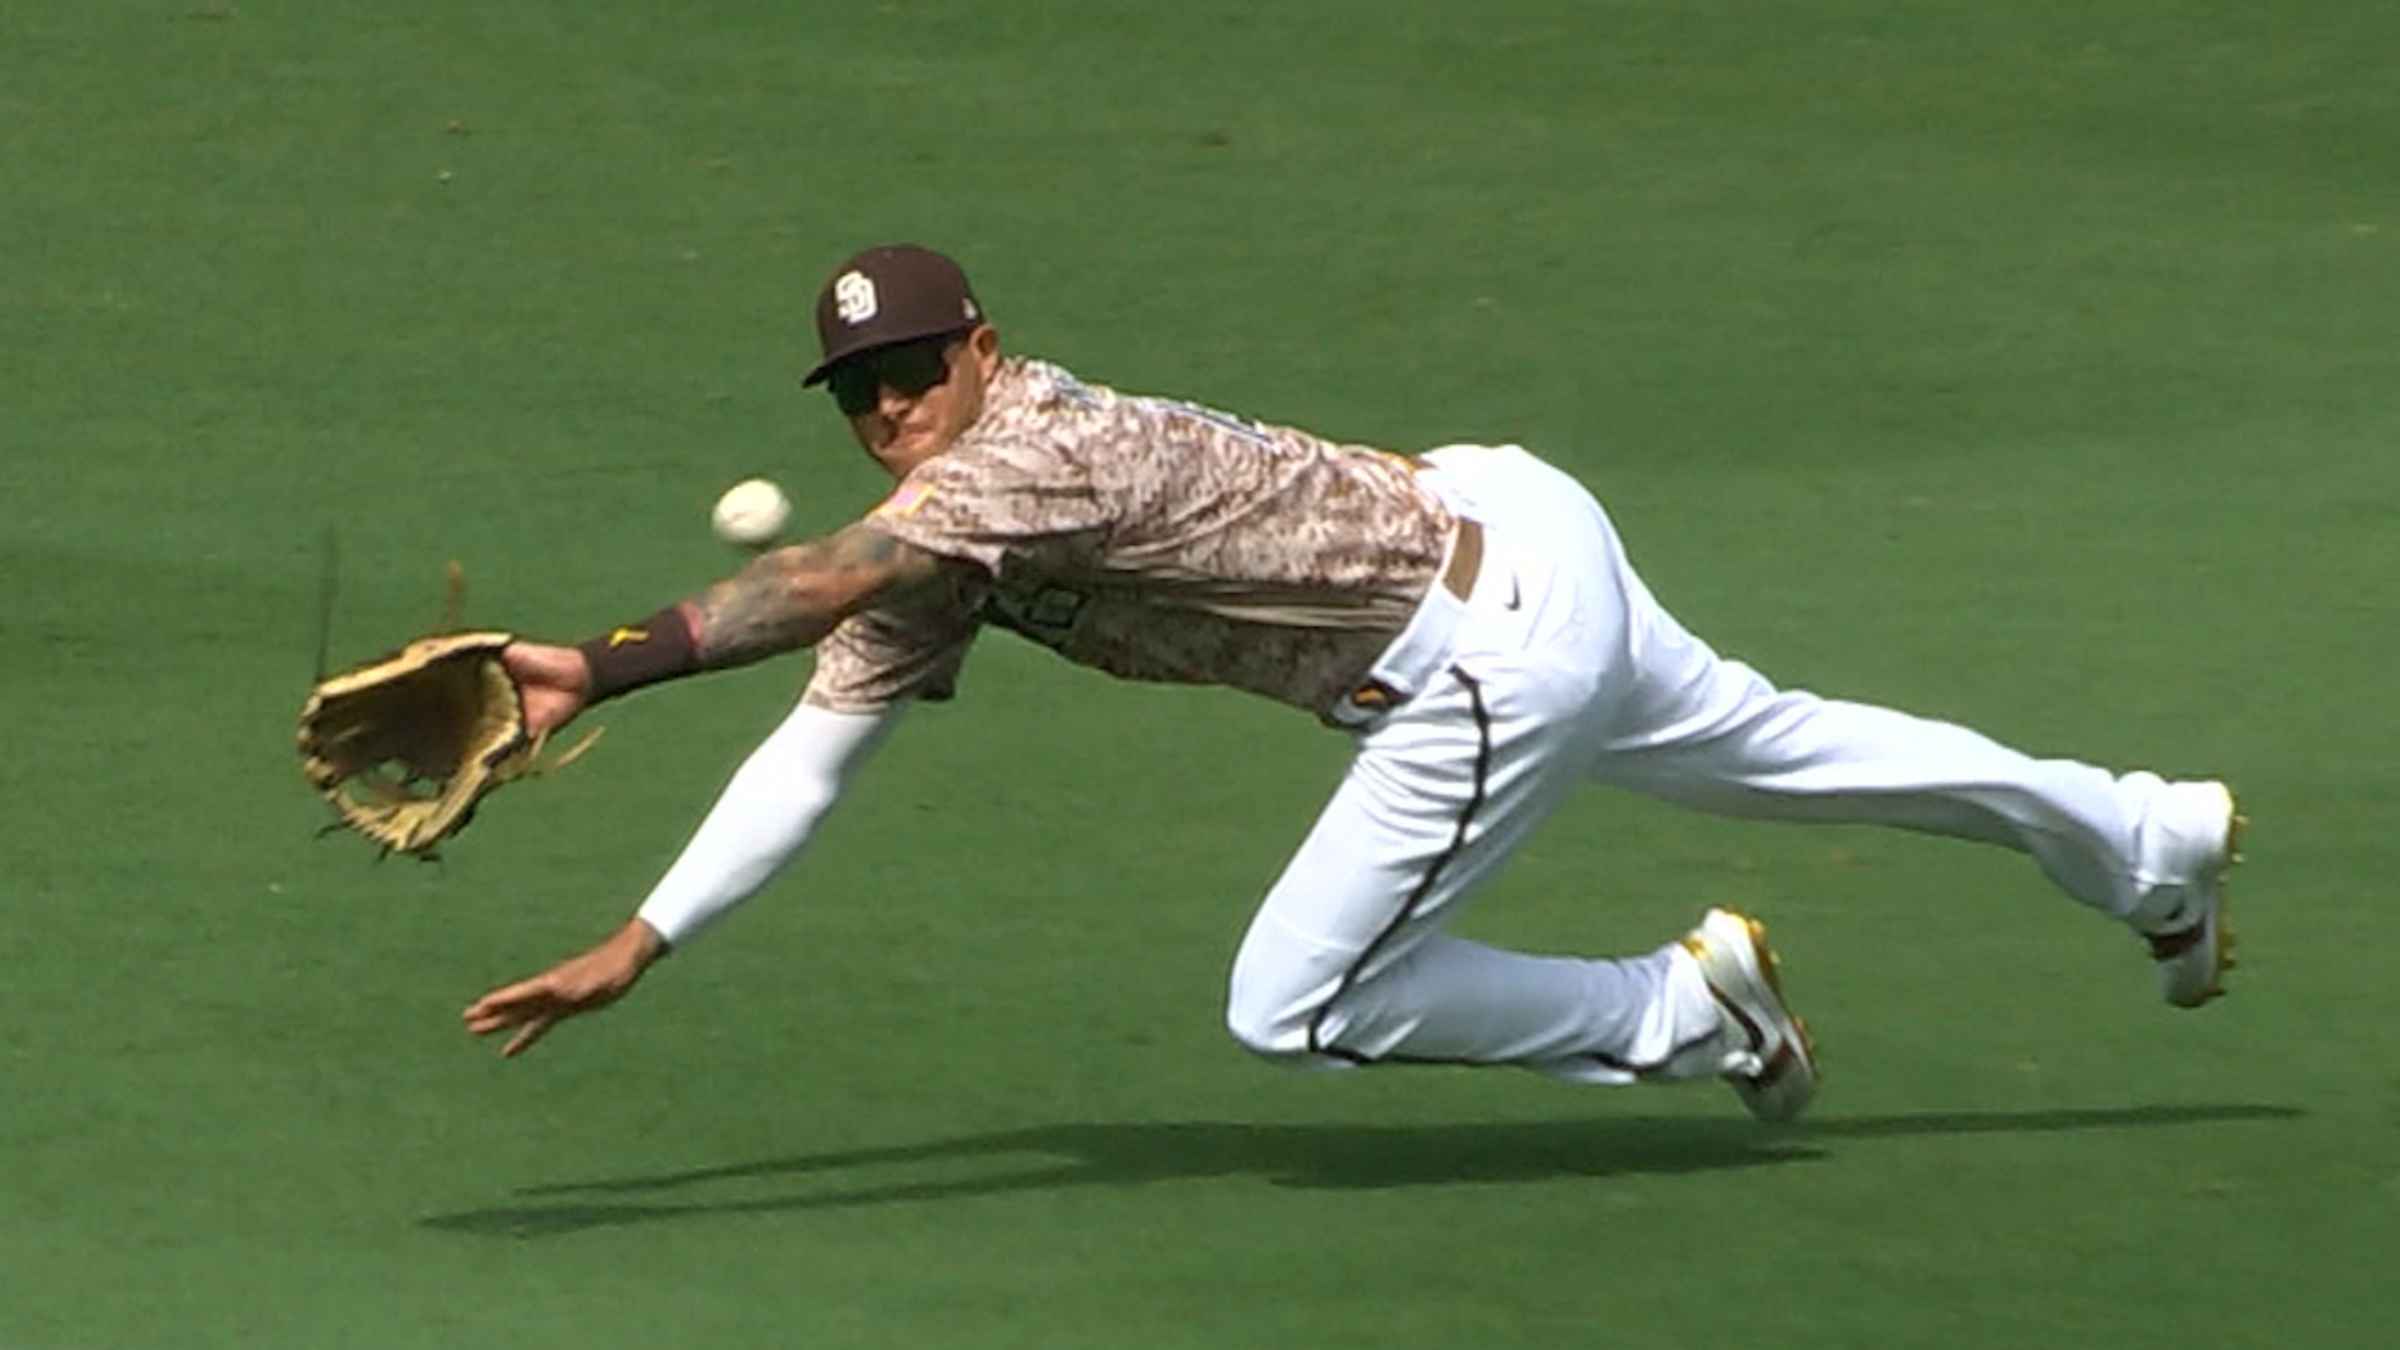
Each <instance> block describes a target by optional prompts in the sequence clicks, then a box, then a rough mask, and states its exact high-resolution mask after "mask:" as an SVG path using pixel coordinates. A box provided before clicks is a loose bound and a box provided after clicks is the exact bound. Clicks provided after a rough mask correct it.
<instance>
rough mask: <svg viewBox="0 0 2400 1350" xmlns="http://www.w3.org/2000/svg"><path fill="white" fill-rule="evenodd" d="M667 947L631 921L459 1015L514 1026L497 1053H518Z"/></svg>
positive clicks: (590, 1008)
mask: <svg viewBox="0 0 2400 1350" xmlns="http://www.w3.org/2000/svg"><path fill="white" fill-rule="evenodd" d="M509 650H511V651H514V650H515V648H513V647H512V648H510V649H509ZM666 949H667V945H666V942H665V941H664V940H663V939H661V938H660V937H659V935H658V934H657V932H655V931H654V930H653V929H652V928H651V927H650V925H648V924H646V923H643V922H642V921H641V920H640V919H632V920H629V921H627V923H626V925H625V926H624V927H623V928H620V929H618V930H617V931H616V932H615V933H614V934H611V935H610V936H609V938H608V940H607V941H605V942H602V943H601V944H600V945H599V946H597V947H594V948H592V949H591V950H590V951H588V952H585V953H583V954H582V955H580V956H571V957H568V958H567V959H566V960H564V961H561V962H559V963H558V964H557V965H555V966H552V967H551V968H550V969H548V970H545V971H543V972H542V973H541V974H539V975H536V976H534V977H533V978H532V979H529V980H519V981H517V982H516V983H515V984H511V985H506V986H503V987H502V988H499V989H495V990H493V991H492V992H490V993H488V994H485V995H484V996H483V997H482V998H479V999H477V1000H475V1001H474V1002H473V1003H472V1004H469V1005H468V1007H467V1010H466V1012H465V1013H463V1014H461V1016H462V1017H463V1018H464V1019H465V1021H466V1024H467V1030H468V1031H471V1032H473V1033H474V1034H476V1035H478V1036H489V1035H491V1034H492V1033H493V1032H495V1031H506V1030H508V1029H509V1028H511V1027H514V1028H516V1032H517V1034H516V1035H514V1036H512V1037H510V1038H509V1041H508V1044H507V1045H505V1046H502V1047H501V1049H500V1053H501V1055H502V1056H503V1057H510V1056H515V1055H519V1054H522V1053H524V1052H525V1051H526V1050H527V1049H528V1048H530V1047H531V1046H532V1045H533V1043H534V1042H535V1041H538V1040H540V1039H541V1038H542V1037H544V1036H546V1035H548V1034H549V1032H550V1028H552V1027H554V1026H556V1025H558V1024H559V1023H560V1022H562V1021H564V1020H566V1019H567V1018H570V1017H574V1016H576V1015H578V1014H580V1013H587V1012H597V1011H599V1010H600V1009H602V1008H605V1007H607V1006H608V1005H609V1004H611V1003H614V1002H616V1001H617V1000H618V999H620V998H623V997H624V996H625V993H626V991H628V990H630V989H632V988H633V985H634V982H635V981H636V980H639V979H640V978H642V972H643V971H645V970H647V969H649V968H650V965H651V963H652V962H655V961H656V960H658V958H659V957H660V956H662V955H664V954H665V953H666Z"/></svg>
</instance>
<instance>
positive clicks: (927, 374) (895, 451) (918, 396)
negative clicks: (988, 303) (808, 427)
mask: <svg viewBox="0 0 2400 1350" xmlns="http://www.w3.org/2000/svg"><path fill="white" fill-rule="evenodd" d="M999 369H1000V335H999V333H997V332H996V331H994V330H993V329H992V327H991V325H989V324H985V325H982V326H980V327H978V328H976V329H975V330H974V331H972V332H970V333H967V334H966V335H965V336H963V337H962V336H960V335H958V334H955V333H952V334H947V335H943V336H938V337H930V338H919V339H918V340H917V341H915V342H900V343H894V344H893V345H891V346H889V347H879V348H877V349H875V350H874V351H870V352H862V353H861V354H859V355H858V356H855V357H852V358H851V359H850V360H847V361H844V362H843V363H842V364H841V365H839V366H837V367H835V368H834V370H833V372H832V373H831V374H830V375H828V376H827V377H826V381H825V382H826V384H827V386H828V387H830V388H831V389H832V390H833V399H834V403H835V404H836V405H837V406H839V407H840V408H841V410H842V415H843V416H844V417H847V418H849V419H850V433H851V434H852V435H854V436H856V437H857V438H858V443H859V445H861V446H862V447H864V448H865V450H866V452H867V453H868V454H870V455H872V456H874V457H875V462H876V463H878V464H881V465H882V466H883V467H884V468H885V469H886V470H887V471H889V472H890V473H891V475H892V477H894V478H905V477H907V476H908V473H909V471H910V470H912V469H914V468H916V467H917V466H918V465H919V464H922V463H924V462H925V461H926V460H928V459H931V458H932V457H933V456H935V455H938V454H940V453H941V452H943V451H944V450H947V449H949V448H950V443H951V442H952V441H955V440H957V439H958V438H959V435H960V434H961V433H962V432H964V431H965V430H966V429H967V428H968V427H971V426H973V425H975V419H976V418H977V417H980V416H982V415H983V391H984V388H985V386H987V385H989V384H990V383H991V380H992V376H993V375H994V374H996V373H998V371H999Z"/></svg>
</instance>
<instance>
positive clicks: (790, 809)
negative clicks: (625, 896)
mask: <svg viewBox="0 0 2400 1350" xmlns="http://www.w3.org/2000/svg"><path fill="white" fill-rule="evenodd" d="M898 720H899V707H898V706H897V705H895V706H894V707H891V708H887V709H885V710H883V711H881V712H873V713H842V712H831V711H828V710H827V709H824V708H817V707H811V706H810V705H808V704H805V703H803V704H801V705H799V706H798V707H796V708H794V709H792V714H791V716H789V717H787V718H785V719H784V721H783V725H782V726H779V727H777V728H776V729H775V731H774V733H773V734H772V735H770V736H768V737H767V739H766V740H764V741H762V742H760V743H759V747H758V748H757V749H756V750H753V751H751V752H750V758H748V759H747V760H744V761H743V762H742V767H741V768H740V769H737V770H735V772H734V775H733V781H731V782H729V783H727V784H726V785H725V791H724V792H723V793H722V794H720V795H719V796H718V798H717V804H716V805H715V806H712V807H710V808H709V812H708V817H707V818H706V819H705V820H702V821H701V822H700V828H699V829H697V830H695V831H693V832H692V838H691V842H690V843H688V844H685V845H684V846H683V853H682V855H681V856H680V857H678V858H676V859H675V865H674V866H672V867H670V868H668V869H667V874H666V875H665V876H663V877H661V878H659V882H658V885H656V886H655V887H652V888H651V891H650V896H649V898H648V899H646V900H644V901H642V907H641V908H640V909H639V910H637V911H635V913H636V915H637V917H639V918H640V919H641V921H642V922H644V923H646V924H648V925H650V927H652V928H653V929H656V930H657V932H658V935H659V936H660V937H662V938H665V939H666V940H667V943H668V945H670V946H677V947H680V946H682V945H683V944H684V942H685V941H687V940H688V939H690V938H691V937H693V936H694V935H696V934H697V933H699V931H700V930H701V929H702V928H704V927H706V926H707V925H708V924H709V923H710V922H711V921H713V920H715V919H716V918H717V917H718V916H719V915H721V914H723V913H724V912H725V911H727V910H729V909H732V908H733V907H734V906H735V905H738V904H740V903H741V902H742V901H744V900H747V899H749V898H750V896H751V895H752V894H753V893H755V892H756V891H757V890H758V889H759V888H760V887H761V886H764V885H766V884H767V879H768V878H770V877H772V876H774V875H775V873H776V872H777V871H778V870H779V869H781V868H782V867H783V865H784V864H785V863H787V862H790V861H791V860H792V858H793V857H794V856H795V855H797V854H798V853H799V852H800V849H801V846H802V845H804V844H806V843H807V842H808V838H809V835H810V834H812V833H814V832H815V830H816V827H817V822H818V821H819V820H820V819H822V818H823V817H824V815H825V813H826V812H827V811H828V810H831V809H832V807H833V804H834V802H835V801H836V800H838V799H839V798H840V797H841V795H842V786H843V784H844V783H845V782H846V781H847V780H848V779H849V776H850V773H851V771H852V770H853V769H855V768H857V767H858V765H859V764H860V763H862V762H864V761H865V759H866V756H867V752H868V751H870V750H872V749H873V748H874V747H875V746H876V745H878V744H880V743H881V742H882V740H883V737H884V734H885V733H886V732H888V731H889V730H890V729H891V727H892V725H893V723H895V722H897V721H898Z"/></svg>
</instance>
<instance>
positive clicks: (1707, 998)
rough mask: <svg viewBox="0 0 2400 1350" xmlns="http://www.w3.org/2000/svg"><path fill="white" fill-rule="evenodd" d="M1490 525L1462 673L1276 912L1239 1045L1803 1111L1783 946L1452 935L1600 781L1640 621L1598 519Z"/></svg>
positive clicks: (1279, 1053) (1235, 985)
mask: <svg viewBox="0 0 2400 1350" xmlns="http://www.w3.org/2000/svg"><path fill="white" fill-rule="evenodd" d="M1535 495H1536V497H1537V498H1538V499H1540V500H1542V501H1544V502H1546V501H1547V494H1535ZM1486 505H1488V506H1490V507H1492V508H1493V510H1491V511H1490V512H1489V513H1487V514H1486V515H1484V516H1483V517H1481V518H1483V519H1487V520H1492V521H1495V522H1496V523H1495V525H1494V532H1493V534H1492V535H1491V536H1490V538H1489V540H1488V542H1487V544H1486V552H1485V555H1484V567H1483V573H1482V579H1481V581H1480V582H1479V584H1478V585H1477V587H1476V590H1475V594H1474V596H1473V597H1472V599H1471V600H1470V602H1469V603H1468V604H1467V606H1466V612H1465V616H1464V618H1463V619H1462V621H1461V623H1460V626H1459V629H1458V631H1457V634H1456V642H1455V646H1454V648H1453V649H1452V655H1451V658H1450V664H1449V665H1448V667H1447V668H1446V669H1444V670H1442V671H1441V672H1440V674H1439V675H1438V677H1437V678H1435V679H1433V680H1432V681H1431V682H1430V683H1428V684H1427V685H1425V686H1424V687H1422V688H1421V689H1419V690H1418V691H1417V693H1416V696H1415V697H1414V698H1412V699H1408V700H1407V701H1405V702H1404V703H1403V704H1402V705H1401V706H1400V707H1398V708H1397V709H1395V710H1393V711H1391V712H1389V713H1388V714H1386V715H1385V716H1383V717H1382V718H1381V719H1380V720H1379V721H1378V723H1377V724H1376V725H1374V726H1373V727H1372V729H1370V730H1368V731H1367V732H1366V733H1365V734H1364V735H1363V737H1362V739H1361V742H1360V747H1359V753H1358V756H1357V758H1356V759H1355V760H1354V761H1353V763H1352V765H1351V769H1350V772H1349V774H1348V775H1347V776H1346V777H1345V778H1344V780H1343V782H1342V784H1341V786H1340V788H1339V789H1338V790H1337V791H1336V792H1335V794H1334V796H1333V799H1332V800H1331V801H1330V802H1329V803H1328V804H1327V805H1326V808H1325V810H1324V813H1323V814H1322V816H1321V817H1320V818H1319V820H1318V821H1317V824H1316V827H1315V828H1314V829H1313V830H1312V831H1311V832H1310V834H1309V836H1308V838H1307V839H1306V840H1305V841H1304V842H1303V843H1302V845H1301V847H1300V850H1299V852H1298V853H1297V854H1296V855H1295V856H1294V857H1293V859H1292V861H1291V863H1290V864H1289V865H1288V866H1287V867H1286V868H1285V870H1284V872H1283V875H1282V876H1281V877H1280V878H1279V879H1278V880H1277V881H1276V883H1275V886H1274V888H1273V889H1272V890H1271V891H1270V892H1269V894H1268V896H1267V898H1266V900H1265V902H1264V903H1263V904H1262V905H1261V907H1260V909H1259V912H1258V914H1257V917H1256V918H1255V919H1254V920H1253V922H1252V924H1251V927H1250V931H1249V933H1248V935H1247V936H1246V937H1245V938H1244V940H1243V943H1242V947H1241V951H1240V954H1239V955H1238V956H1237V957H1236V959H1235V963H1234V971H1233V980H1232V996H1231V1002H1230V1006H1229V1008H1228V1022H1229V1023H1230V1025H1231V1027H1232V1029H1233V1032H1234V1035H1235V1036H1236V1037H1237V1038H1238V1039H1239V1040H1241V1041H1242V1043H1243V1044H1245V1045H1247V1046H1249V1047H1251V1048H1252V1049H1254V1050H1257V1051H1259V1052H1260V1053H1262V1054H1267V1055H1271V1056H1275V1057H1278V1058H1284V1059H1288V1060H1294V1061H1300V1062H1315V1063H1323V1064H1342V1063H1387V1062H1394V1061H1416V1062H1444V1063H1466V1064H1517V1065H1523V1066H1526V1067H1531V1068H1536V1069H1540V1070H1543V1071H1546V1072H1550V1073H1553V1074H1558V1075H1561V1076H1565V1077H1570V1078H1579V1079H1586V1080H1592V1081H1602V1082H1629V1081H1633V1080H1634V1079H1635V1078H1637V1077H1688V1076H1695V1075H1699V1074H1709V1073H1720V1072H1727V1071H1729V1070H1730V1071H1732V1072H1734V1073H1737V1074H1743V1075H1746V1076H1747V1078H1746V1081H1745V1083H1744V1086H1746V1087H1748V1088H1750V1089H1751V1090H1750V1091H1746V1092H1745V1097H1746V1098H1748V1099H1749V1100H1750V1101H1751V1103H1752V1109H1753V1110H1757V1111H1760V1113H1761V1114H1773V1115H1785V1114H1789V1113H1791V1112H1795V1111H1797V1110H1798V1109H1799V1106H1800V1105H1802V1104H1804V1103H1805V1101H1806V1096H1807V1093H1806V1090H1807V1087H1808V1085H1809V1083H1810V1082H1811V1081H1813V1071H1811V1070H1810V1068H1809V1065H1808V1064H1807V1062H1806V1054H1805V1046H1804V1044H1802V1043H1801V1042H1802V1039H1803V1038H1802V1037H1801V1036H1800V1034H1799V1029H1798V1027H1797V1024H1796V1020H1795V1019H1793V1018H1791V1017H1790V1015H1789V1014H1788V1012H1787V1011H1786V1010H1785V1009H1784V1008H1783V1007H1782V1005H1781V1001H1780V996H1779V995H1778V994H1775V993H1774V992H1773V991H1772V990H1771V989H1770V988H1768V987H1767V986H1768V984H1769V983H1770V982H1768V981H1766V980H1764V979H1763V978H1762V977H1761V976H1760V975H1759V971H1760V970H1761V969H1762V968H1764V967H1766V966H1768V965H1770V964H1771V956H1770V954H1769V953H1768V952H1767V951H1766V949H1765V946H1764V943H1763V939H1761V940H1756V941H1753V940H1752V939H1750V938H1748V937H1745V938H1744V939H1743V941H1742V942H1739V943H1734V942H1730V941H1728V940H1726V938H1725V937H1724V935H1723V934H1722V933H1718V934H1716V935H1714V936H1711V935H1710V934H1709V932H1708V931H1707V929H1706V928H1705V926H1704V928H1703V930H1699V931H1696V932H1695V933H1694V934H1692V935H1690V936H1689V937H1688V938H1687V940H1686V941H1685V942H1681V943H1668V944H1666V945H1664V946H1661V947H1659V948H1657V949H1655V950H1652V951H1650V952H1648V953H1645V954H1643V955H1639V956H1634V957H1629V958H1625V959H1618V960H1587V959H1581V958H1573V957H1553V956H1532V955H1527V954H1524V953H1519V952H1507V951H1501V950H1498V949H1495V948H1492V947H1487V946H1484V945H1481V944H1478V943H1472V942H1466V941H1463V940H1460V939H1457V938H1454V937H1451V936H1448V935H1447V934H1445V933H1443V932H1442V931H1441V930H1442V926H1443V925H1444V924H1445V923H1446V922H1447V921H1448V920H1449V919H1450V917H1451V916H1452V914H1453V913H1454V912H1455V910H1456V909H1457V908H1458V906H1460V905H1461V904H1462V903H1464V901H1465V899H1466V898H1467V896H1468V895H1469V894H1470V893H1472V892H1473V891H1474V890H1475V888H1476V887H1477V886H1479V885H1480V884H1481V883H1483V882H1484V881H1485V880H1487V879H1488V878H1489V877H1490V876H1492V875H1493V874H1494V873H1495V872H1496V871H1497V870H1498V869H1499V868H1500V866H1501V865H1502V863H1503V862H1504V861H1505V860H1506V859H1507V857H1508V856H1509V855H1510V854H1511V853H1512V852H1513V851H1514V850H1515V849H1516V848H1517V847H1518V846H1519V845H1520V844H1522V843H1523V842H1524V840H1525V839H1526V837H1527V836H1528V835H1529V834H1530V833H1531V832H1532V831H1533V830H1534V829H1535V827H1536V826H1538V825H1539V824H1540V823H1541V822H1542V821H1543V820H1544V819H1546V818H1547V817H1548V816H1549V815H1550V813H1551V812H1552V811H1553V810H1554V809H1555V808H1556V807H1557V806H1558V805H1559V803H1560V801H1561V799H1562V798H1563V797H1564V796H1565V795H1566V794H1567V793H1569V792H1570V791H1572V790H1573V789H1574V788H1576V787H1578V786H1580V785H1581V784H1582V783H1583V782H1584V781H1585V775H1586V771H1587V768H1588V765H1589V763H1590V761H1591V758H1592V755H1593V752H1594V747H1593V739H1592V738H1593V736H1594V735H1595V734H1596V732H1595V728H1596V727H1597V726H1598V725H1599V724H1598V723H1597V722H1596V721H1595V719H1594V717H1593V709H1594V707H1595V705H1596V704H1598V703H1600V702H1602V701H1603V700H1604V699H1605V697H1606V694H1607V683H1606V681H1605V679H1604V678H1603V674H1604V672H1603V671H1602V670H1600V669H1599V668H1598V666H1597V665H1596V664H1595V663H1594V661H1593V659H1592V656H1593V653H1594V652H1595V651H1597V650H1599V649H1600V648H1601V647H1602V646H1604V645H1605V643H1606V641H1607V640H1608V635H1609V634H1611V633H1613V632H1616V631H1617V630H1618V629H1620V628H1621V620H1622V614H1621V613H1620V612H1619V611H1618V610H1617V609H1616V607H1615V606H1614V603H1613V599H1612V597H1611V596H1610V595H1609V594H1608V593H1606V592H1605V591H1600V592H1594V591H1593V590H1592V588H1591V587H1590V585H1589V581H1590V578H1589V576H1588V569H1586V568H1585V567H1583V566H1582V565H1581V560H1582V559H1584V558H1585V557H1586V556H1587V554H1588V548H1587V546H1588V545H1589V544H1590V543H1591V542H1592V540H1591V524H1590V521H1589V519H1588V518H1586V517H1583V516H1580V515H1577V514H1575V513H1568V514H1567V515H1566V516H1564V517H1562V518H1560V519H1558V520H1552V519H1549V518H1548V517H1546V516H1544V515H1543V514H1542V513H1541V512H1540V511H1532V512H1524V513H1519V512H1512V511H1509V510H1505V509H1501V508H1504V507H1505V506H1507V505H1508V504H1507V503H1504V502H1497V501H1495V502H1492V503H1487V504H1486ZM1744 971H1747V972H1749V973H1748V974H1744ZM1787 1045H1788V1046H1789V1047H1790V1050H1789V1051H1788V1052H1785V1047H1786V1046H1787ZM1779 1053H1782V1060H1783V1061H1791V1060H1796V1061H1797V1062H1798V1071H1797V1072H1793V1073H1791V1074H1789V1075H1785V1076H1783V1077H1781V1078H1779V1079H1778V1081H1777V1083H1776V1084H1775V1085H1774V1087H1775V1090H1774V1091H1768V1090H1767V1085H1766V1084H1764V1083H1763V1082H1758V1081H1750V1080H1758V1079H1760V1078H1761V1075H1762V1074H1764V1073H1765V1071H1766V1070H1767V1069H1768V1067H1769V1060H1770V1059H1773V1058H1774V1057H1776V1056H1777V1055H1778V1054H1779ZM1778 1063H1779V1064H1780V1063H1781V1061H1778ZM1778 1072H1780V1069H1778Z"/></svg>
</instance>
